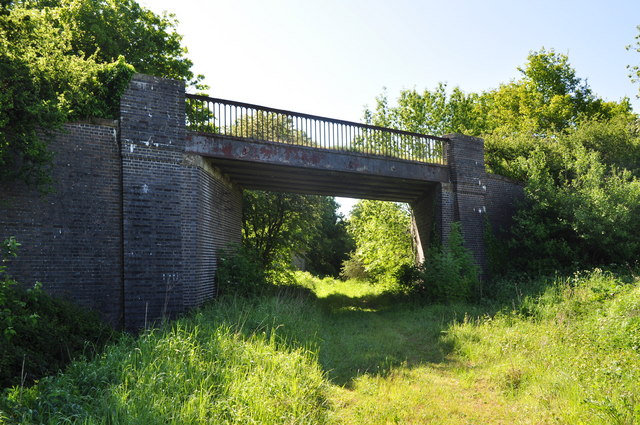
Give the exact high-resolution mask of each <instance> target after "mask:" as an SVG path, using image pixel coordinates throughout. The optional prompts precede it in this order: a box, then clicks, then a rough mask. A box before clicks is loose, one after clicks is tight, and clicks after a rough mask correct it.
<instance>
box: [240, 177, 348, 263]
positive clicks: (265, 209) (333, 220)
mask: <svg viewBox="0 0 640 425" xmlns="http://www.w3.org/2000/svg"><path fill="white" fill-rule="evenodd" d="M336 207H337V204H336V202H335V200H334V199H333V198H331V197H326V196H317V195H300V194H295V193H282V192H264V191H254V190H245V191H244V194H243V229H242V234H243V243H244V244H245V245H246V246H247V247H249V248H250V249H251V250H253V251H254V252H256V253H257V255H258V257H259V258H260V261H261V263H262V265H263V267H265V268H273V267H277V266H282V265H284V266H289V265H291V260H292V255H293V254H297V255H301V256H303V257H304V256H307V257H308V258H310V259H312V260H311V261H310V265H311V268H312V271H317V272H319V273H326V274H335V273H336V272H335V270H334V269H332V267H335V262H336V261H337V260H339V259H340V258H341V257H343V256H344V255H345V254H344V252H340V251H341V250H342V249H347V248H348V242H346V241H342V242H341V240H340V226H341V225H340V224H339V221H338V220H337V216H336V214H335V209H336ZM334 236H338V239H336V240H331V239H332V238H333V237H334ZM343 245H344V246H343ZM314 268H315V270H313V269H314ZM327 271H328V273H327Z"/></svg>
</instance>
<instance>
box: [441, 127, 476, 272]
mask: <svg viewBox="0 0 640 425" xmlns="http://www.w3.org/2000/svg"><path fill="white" fill-rule="evenodd" d="M445 137H447V138H449V139H450V142H449V143H448V146H447V160H448V162H449V169H450V179H451V183H449V184H446V183H443V184H442V185H441V187H440V193H439V196H438V202H439V203H440V208H439V213H440V217H439V218H438V221H439V223H438V224H439V225H440V229H441V232H442V241H443V243H446V241H447V239H448V236H449V232H450V230H451V223H452V222H453V221H459V222H460V223H461V229H462V237H463V238H464V243H465V246H466V247H467V248H468V249H470V250H471V251H472V252H473V256H474V258H475V260H476V263H477V264H478V265H479V266H480V268H481V270H482V273H483V275H484V274H485V272H486V252H485V243H484V226H485V213H486V206H485V205H486V204H485V195H486V190H487V189H486V171H485V168H484V141H483V140H482V139H480V138H477V137H470V136H464V135H461V134H450V135H447V136H445Z"/></svg>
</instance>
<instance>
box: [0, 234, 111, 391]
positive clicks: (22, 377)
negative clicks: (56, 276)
mask: <svg viewBox="0 0 640 425" xmlns="http://www.w3.org/2000/svg"><path fill="white" fill-rule="evenodd" d="M19 245H20V244H19V243H18V242H17V241H16V240H15V238H13V237H12V238H9V239H6V240H5V241H4V242H3V243H2V250H1V251H2V255H3V257H2V265H0V305H1V306H2V308H1V309H0V387H1V388H4V387H8V386H11V385H21V384H22V385H24V384H29V383H31V382H33V381H34V380H36V379H39V378H41V377H43V376H46V375H50V374H53V373H56V372H57V371H58V370H60V369H62V368H63V367H64V366H65V365H66V364H67V363H68V362H69V361H71V360H72V359H73V358H74V357H77V356H79V355H85V356H86V355H88V356H91V355H93V354H95V353H96V352H97V351H99V350H100V349H101V348H102V346H103V345H104V344H105V343H106V342H107V341H108V340H110V339H111V337H112V336H113V331H112V330H111V328H109V327H108V326H107V325H105V324H103V323H101V322H100V319H99V318H98V316H97V315H96V314H94V313H91V312H88V311H86V310H84V309H81V308H80V307H77V306H75V305H73V304H71V303H69V302H66V301H63V300H59V299H55V298H52V297H50V296H48V295H47V294H45V293H44V292H43V291H42V289H41V285H40V284H39V283H36V284H35V285H34V286H33V287H32V288H25V287H23V286H22V285H20V284H18V282H16V281H15V280H13V279H12V278H11V277H10V276H9V275H8V274H7V272H6V266H5V264H6V262H8V260H9V259H10V258H11V257H15V256H16V252H17V249H18V247H19Z"/></svg>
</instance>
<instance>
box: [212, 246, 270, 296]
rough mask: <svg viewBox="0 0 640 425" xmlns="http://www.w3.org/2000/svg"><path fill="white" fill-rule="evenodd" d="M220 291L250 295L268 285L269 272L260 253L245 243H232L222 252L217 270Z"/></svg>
mask: <svg viewBox="0 0 640 425" xmlns="http://www.w3.org/2000/svg"><path fill="white" fill-rule="evenodd" d="M216 279H217V283H218V285H217V287H218V292H224V293H230V294H236V295H240V296H248V295H252V294H257V293H260V292H261V291H263V290H264V288H265V287H266V286H267V274H266V271H265V269H264V267H263V266H262V262H261V261H260V257H259V255H258V253H257V252H256V251H255V250H253V249H251V248H250V247H247V246H244V245H237V244H234V245H230V246H228V247H227V248H226V249H224V250H222V252H221V253H220V258H219V259H218V270H217V272H216Z"/></svg>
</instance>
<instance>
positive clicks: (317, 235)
mask: <svg viewBox="0 0 640 425" xmlns="http://www.w3.org/2000/svg"><path fill="white" fill-rule="evenodd" d="M337 209H338V204H337V203H336V201H335V199H333V198H325V199H324V200H323V201H322V202H321V203H320V205H318V210H319V211H318V212H319V220H318V222H316V223H313V224H314V225H315V230H316V231H315V232H313V233H312V235H311V238H310V239H309V241H308V243H307V252H306V253H305V260H306V264H305V269H306V270H307V271H309V272H310V273H312V274H314V275H316V276H333V277H338V275H339V274H340V268H341V266H342V263H343V262H344V261H345V260H346V259H347V258H348V256H349V253H350V252H351V251H353V250H354V249H355V242H354V240H353V238H352V237H351V235H350V234H349V233H348V231H347V222H346V220H345V219H344V217H343V216H342V215H341V214H338V213H337ZM309 227H311V228H313V225H312V226H309Z"/></svg>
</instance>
